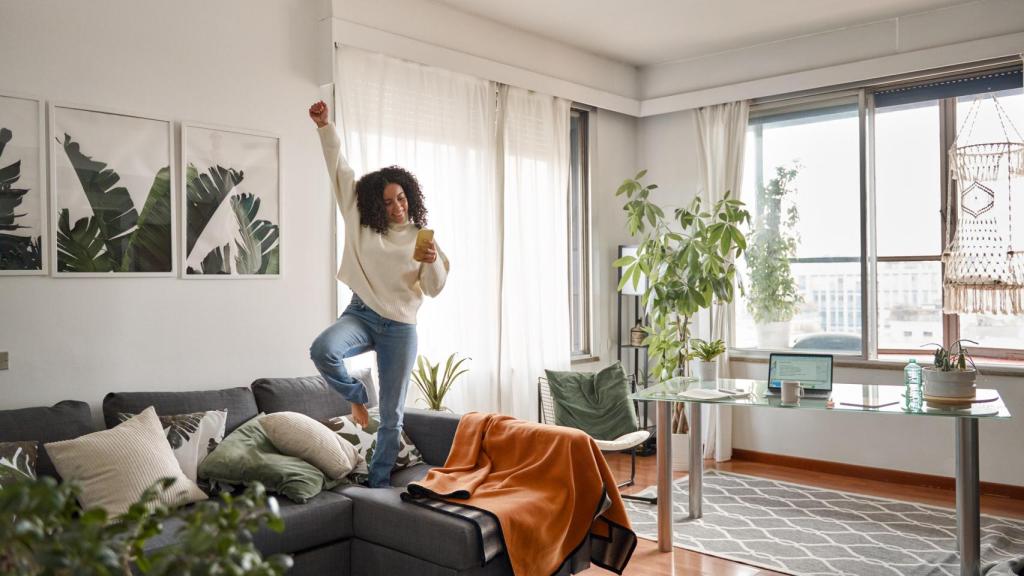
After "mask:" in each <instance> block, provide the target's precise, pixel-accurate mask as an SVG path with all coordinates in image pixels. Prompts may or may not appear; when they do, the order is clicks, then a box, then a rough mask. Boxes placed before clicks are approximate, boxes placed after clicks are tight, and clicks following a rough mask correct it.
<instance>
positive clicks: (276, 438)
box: [260, 412, 366, 480]
mask: <svg viewBox="0 0 1024 576" xmlns="http://www.w3.org/2000/svg"><path fill="white" fill-rule="evenodd" d="M260 425H261V426H263V431H264V432H266V434H267V438H269V439H270V442H271V443H273V445H274V447H275V448H277V449H278V450H280V451H281V453H282V454H284V455H286V456H294V457H296V458H301V459H303V460H305V461H306V462H309V463H310V464H312V465H313V466H316V467H317V468H319V469H320V470H321V471H323V473H324V474H326V475H327V477H328V478H330V479H331V480H337V479H339V478H343V477H345V476H348V475H349V473H351V472H352V471H353V470H354V469H355V468H356V467H357V466H359V465H360V464H362V465H363V467H365V466H366V461H365V460H363V458H362V456H360V455H359V452H358V451H357V450H356V449H355V447H354V446H352V445H351V444H349V443H348V442H345V441H344V440H342V439H341V437H339V436H338V435H337V434H335V433H334V432H332V431H331V430H330V428H328V427H327V426H324V425H323V424H321V423H320V422H317V421H316V420H314V419H312V418H310V417H309V416H306V415H305V414H299V413H298V412H275V413H273V414H267V415H266V416H264V417H263V418H262V419H260Z"/></svg>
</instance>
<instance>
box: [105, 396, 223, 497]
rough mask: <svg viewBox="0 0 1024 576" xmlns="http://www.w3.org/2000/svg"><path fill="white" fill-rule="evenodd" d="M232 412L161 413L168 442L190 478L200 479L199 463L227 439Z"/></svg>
mask: <svg viewBox="0 0 1024 576" xmlns="http://www.w3.org/2000/svg"><path fill="white" fill-rule="evenodd" d="M133 416H135V414H128V413H125V412H122V413H120V414H118V415H117V417H118V420H120V421H121V422H126V421H128V420H129V419H131V418H132V417H133ZM227 418H228V413H227V411H225V410H209V411H206V412H193V413H191V414H170V415H164V414H161V415H160V425H161V426H163V428H164V434H165V435H166V436H167V444H168V445H169V446H170V447H171V450H173V451H174V457H175V458H177V460H178V464H181V471H182V472H184V473H185V476H187V477H188V479H189V480H191V481H193V482H195V481H196V480H197V471H198V469H199V463H200V462H202V461H203V459H204V458H206V456H207V455H208V454H209V453H210V452H213V449H214V448H216V447H217V445H218V444H220V443H221V441H223V440H224V427H225V424H226V423H227Z"/></svg>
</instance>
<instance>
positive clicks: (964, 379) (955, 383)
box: [921, 340, 978, 399]
mask: <svg viewBox="0 0 1024 576" xmlns="http://www.w3.org/2000/svg"><path fill="white" fill-rule="evenodd" d="M964 342H970V343H971V344H977V342H975V341H973V340H957V341H956V342H954V343H953V344H951V345H950V346H949V348H946V347H944V346H942V345H941V344H931V346H935V347H936V348H935V362H934V365H933V366H928V367H925V368H924V369H923V370H922V371H921V374H922V379H923V384H924V395H925V396H929V397H932V398H950V399H967V398H974V381H975V380H976V379H977V377H978V369H977V367H976V366H975V365H974V359H973V358H971V355H970V353H969V352H968V351H967V348H965V347H964V345H963V343H964Z"/></svg>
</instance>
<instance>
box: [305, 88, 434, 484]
mask: <svg viewBox="0 0 1024 576" xmlns="http://www.w3.org/2000/svg"><path fill="white" fill-rule="evenodd" d="M309 117H310V118H311V119H312V120H313V122H315V123H316V125H317V131H318V132H319V133H320V143H321V145H322V146H323V150H324V159H325V160H326V161H327V171H328V172H329V173H330V176H331V187H332V188H333V189H334V196H335V198H337V201H338V208H339V209H340V210H341V216H342V218H343V219H344V220H345V248H344V252H343V254H342V259H341V268H340V269H339V270H338V279H339V280H341V281H342V282H344V283H345V284H346V285H347V286H348V287H349V288H350V289H351V290H352V292H353V295H352V301H351V303H350V304H349V305H348V308H346V309H345V312H344V313H343V314H342V315H341V317H340V318H338V320H337V322H335V323H334V324H332V325H331V326H330V327H328V328H327V329H326V330H324V331H323V332H322V333H321V334H320V335H319V336H317V338H316V340H314V341H313V345H312V347H310V350H309V352H310V356H311V358H312V359H313V364H314V365H315V366H316V368H317V370H319V371H320V374H321V375H322V376H323V377H324V380H326V381H327V383H328V384H329V385H330V386H331V387H333V388H334V389H335V390H337V391H338V392H339V393H341V395H342V396H344V397H345V399H346V400H348V401H349V403H351V404H352V418H353V419H354V420H355V421H356V423H357V424H359V425H360V426H363V427H365V426H366V425H367V423H368V422H369V413H368V412H367V410H366V403H367V394H366V388H365V386H364V385H363V383H362V382H360V381H359V380H357V379H355V378H353V377H352V376H350V375H349V373H348V371H347V370H346V369H345V363H344V360H345V358H349V357H352V356H357V355H359V354H362V353H364V352H368V351H370V350H375V351H376V352H377V367H378V371H379V373H380V393H379V396H380V398H379V402H380V429H379V430H378V432H377V447H376V449H375V450H374V452H373V460H372V462H370V479H369V484H370V487H372V488H377V487H386V486H389V485H390V484H391V469H392V468H393V467H394V465H395V459H396V457H397V456H398V448H399V443H398V439H399V435H400V434H401V430H402V417H403V414H404V407H405V393H406V389H407V388H408V385H409V375H410V373H411V372H412V369H413V367H414V365H415V362H416V346H417V341H416V312H417V311H418V310H419V307H420V304H421V303H422V302H423V295H424V294H426V295H428V296H432V297H433V296H437V295H438V294H440V293H441V290H442V289H443V288H444V283H445V280H446V279H447V277H448V259H447V258H446V257H445V255H444V253H443V252H441V250H440V249H439V248H438V247H437V246H435V245H434V243H433V242H430V244H429V246H428V247H427V249H426V250H425V251H423V253H422V257H420V258H418V259H417V258H414V254H413V253H414V249H415V245H416V234H417V232H419V230H420V229H421V228H423V227H424V226H426V224H427V208H426V206H424V204H423V194H422V192H421V191H420V186H419V182H417V181H416V177H415V176H413V175H412V174H410V173H409V172H408V171H406V170H404V169H402V168H399V167H397V166H391V167H388V168H383V169H381V170H377V171H376V172H370V173H369V174H365V175H364V176H363V177H362V178H360V179H359V181H358V182H356V179H355V173H354V172H353V171H352V168H351V167H350V166H349V165H348V162H346V161H345V157H344V156H342V154H341V140H340V138H339V136H338V132H337V130H336V129H335V127H334V126H333V125H332V124H330V123H329V122H328V119H327V105H326V104H324V103H323V101H320V102H317V103H315V104H313V105H312V106H310V107H309Z"/></svg>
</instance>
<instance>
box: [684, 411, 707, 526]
mask: <svg viewBox="0 0 1024 576" xmlns="http://www.w3.org/2000/svg"><path fill="white" fill-rule="evenodd" d="M687 407H688V408H689V410H688V412H689V414H688V416H689V418H690V472H689V474H690V518H692V519H697V518H700V517H701V516H703V515H704V510H703V507H702V505H701V504H702V502H703V492H704V447H703V442H702V441H701V440H702V434H701V429H700V425H701V422H700V416H701V414H700V408H701V405H700V404H698V403H696V402H689V403H687Z"/></svg>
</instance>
